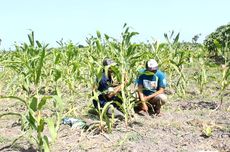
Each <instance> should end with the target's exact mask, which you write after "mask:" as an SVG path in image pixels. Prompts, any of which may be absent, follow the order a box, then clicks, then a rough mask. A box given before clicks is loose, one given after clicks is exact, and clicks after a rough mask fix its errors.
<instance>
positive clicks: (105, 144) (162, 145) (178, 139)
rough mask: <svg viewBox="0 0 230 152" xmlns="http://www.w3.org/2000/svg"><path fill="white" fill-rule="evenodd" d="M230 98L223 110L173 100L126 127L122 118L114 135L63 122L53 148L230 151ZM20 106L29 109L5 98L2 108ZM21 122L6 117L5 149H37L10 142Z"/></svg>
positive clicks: (0, 122) (1, 126)
mask: <svg viewBox="0 0 230 152" xmlns="http://www.w3.org/2000/svg"><path fill="white" fill-rule="evenodd" d="M227 99H228V100H227V101H225V102H224V105H223V108H222V109H221V110H217V111H216V110H214V109H215V108H216V107H217V101H208V100H207V99H205V100H204V99H202V98H201V99H197V98H196V99H193V100H191V99H190V100H188V101H186V100H185V99H183V101H182V99H172V100H170V102H168V103H167V104H166V105H165V106H164V107H163V109H162V112H163V116H161V117H157V116H148V115H147V116H141V115H138V114H135V120H134V122H133V124H132V125H131V126H129V127H128V128H125V125H124V122H122V121H119V122H117V125H116V127H115V128H113V132H112V133H110V134H108V133H99V134H95V133H94V132H86V131H84V130H83V129H79V128H71V127H70V126H68V125H61V127H60V129H59V132H58V138H57V141H56V143H54V144H53V145H52V151H56V152H59V151H60V152H62V151H77V152H81V151H82V152H85V151H87V152H88V151H93V152H97V151H98V152H103V151H130V152H142V151H160V152H168V151H169V152H173V151H189V152H190V151H191V152H194V151H221V152H222V151H223V152H225V151H230V101H229V95H228V97H227ZM14 108H16V109H17V110H19V111H20V110H22V111H23V109H22V107H21V106H20V105H18V104H15V103H13V102H10V104H6V102H0V111H1V112H7V111H11V110H12V109H14ZM88 119H89V118H88ZM17 121H18V119H16V118H15V117H12V118H10V117H4V118H2V119H0V151H22V152H30V151H36V150H35V147H34V146H32V145H30V144H29V143H28V142H27V141H26V140H25V139H22V140H19V141H18V142H17V143H16V144H14V145H13V146H10V144H11V143H12V141H13V140H14V139H15V138H16V137H18V136H19V135H20V134H21V131H20V124H17ZM207 127H210V128H211V129H212V131H211V136H210V137H207V136H205V134H204V133H203V130H205V128H207Z"/></svg>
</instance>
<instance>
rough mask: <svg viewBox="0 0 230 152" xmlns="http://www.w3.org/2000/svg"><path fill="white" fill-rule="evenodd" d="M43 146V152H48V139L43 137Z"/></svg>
mask: <svg viewBox="0 0 230 152" xmlns="http://www.w3.org/2000/svg"><path fill="white" fill-rule="evenodd" d="M42 141H43V146H44V152H50V146H49V139H48V137H47V136H44V137H43V138H42Z"/></svg>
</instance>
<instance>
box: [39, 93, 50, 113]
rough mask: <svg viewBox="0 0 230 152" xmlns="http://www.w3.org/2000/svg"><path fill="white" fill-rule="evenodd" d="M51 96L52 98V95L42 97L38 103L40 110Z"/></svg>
mask: <svg viewBox="0 0 230 152" xmlns="http://www.w3.org/2000/svg"><path fill="white" fill-rule="evenodd" d="M51 98H52V97H51V96H44V97H42V99H41V101H40V102H39V104H38V110H41V109H42V107H43V106H44V105H45V104H46V101H47V100H48V99H51Z"/></svg>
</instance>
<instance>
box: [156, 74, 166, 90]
mask: <svg viewBox="0 0 230 152" xmlns="http://www.w3.org/2000/svg"><path fill="white" fill-rule="evenodd" d="M158 78H159V88H165V87H166V86H167V82H166V76H165V74H164V73H161V74H160V75H159V77H158Z"/></svg>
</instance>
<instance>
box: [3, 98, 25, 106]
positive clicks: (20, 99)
mask: <svg viewBox="0 0 230 152" xmlns="http://www.w3.org/2000/svg"><path fill="white" fill-rule="evenodd" d="M4 98H9V99H17V100H19V101H21V102H22V103H24V105H25V106H26V107H27V102H26V101H25V100H23V99H22V98H19V97H16V96H0V99H4Z"/></svg>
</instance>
